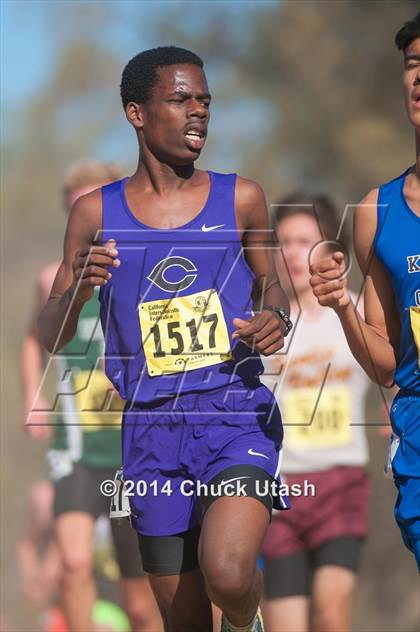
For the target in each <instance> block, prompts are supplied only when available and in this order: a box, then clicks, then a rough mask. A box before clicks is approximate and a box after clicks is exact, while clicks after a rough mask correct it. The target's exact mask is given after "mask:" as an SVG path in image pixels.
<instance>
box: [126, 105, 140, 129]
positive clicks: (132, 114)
mask: <svg viewBox="0 0 420 632" xmlns="http://www.w3.org/2000/svg"><path fill="white" fill-rule="evenodd" d="M125 115H126V117H127V121H128V122H129V123H131V125H132V126H133V127H135V128H136V129H141V128H142V127H143V125H144V121H143V114H142V111H141V106H140V105H139V104H138V103H134V101H130V103H128V104H127V107H126V108H125Z"/></svg>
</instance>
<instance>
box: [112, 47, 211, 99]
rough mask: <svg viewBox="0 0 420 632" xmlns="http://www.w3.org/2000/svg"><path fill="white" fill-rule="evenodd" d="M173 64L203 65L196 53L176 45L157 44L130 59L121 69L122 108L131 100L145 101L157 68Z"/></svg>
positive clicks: (153, 82) (149, 92)
mask: <svg viewBox="0 0 420 632" xmlns="http://www.w3.org/2000/svg"><path fill="white" fill-rule="evenodd" d="M174 64H192V65H193V66H199V67H200V68H203V66H204V64H203V60H202V59H201V58H200V57H199V56H198V55H196V54H195V53H193V52H192V51H190V50H187V49H186V48H179V47H178V46H158V47H157V48H151V49H149V50H144V51H143V52H141V53H139V54H138V55H136V56H135V57H133V59H130V61H129V62H128V64H127V65H126V67H125V68H124V70H123V73H122V78H121V86H120V89H121V99H122V103H123V107H124V109H125V108H126V107H127V105H128V104H129V103H130V102H131V101H134V102H135V103H147V101H148V100H149V99H150V97H151V95H152V90H153V86H154V85H155V82H156V77H157V70H158V68H162V67H164V66H172V65H174Z"/></svg>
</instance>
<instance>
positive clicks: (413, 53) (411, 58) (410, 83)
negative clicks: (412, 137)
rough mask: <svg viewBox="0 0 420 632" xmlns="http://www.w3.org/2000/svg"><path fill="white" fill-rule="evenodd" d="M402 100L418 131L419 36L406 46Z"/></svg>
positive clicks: (419, 122)
mask: <svg viewBox="0 0 420 632" xmlns="http://www.w3.org/2000/svg"><path fill="white" fill-rule="evenodd" d="M403 86H404V100H405V107H406V111H407V116H408V120H409V121H410V123H411V125H412V126H413V127H414V128H415V130H416V131H417V133H418V132H420V38H417V39H415V40H414V41H413V42H411V44H410V45H409V46H408V47H407V49H406V51H405V54H404V75H403Z"/></svg>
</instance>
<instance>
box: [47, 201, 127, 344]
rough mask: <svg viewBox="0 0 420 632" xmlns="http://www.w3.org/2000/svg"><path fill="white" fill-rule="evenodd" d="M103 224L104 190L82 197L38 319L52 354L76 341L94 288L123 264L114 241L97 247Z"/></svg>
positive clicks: (73, 216)
mask: <svg viewBox="0 0 420 632" xmlns="http://www.w3.org/2000/svg"><path fill="white" fill-rule="evenodd" d="M101 224H102V201H101V191H100V190H99V189H97V190H95V191H92V193H88V194H87V195H84V196H82V197H81V198H79V199H78V200H77V202H76V203H75V205H74V207H73V209H72V211H71V213H70V217H69V220H68V223H67V229H66V234H65V238H64V256H63V261H62V263H61V265H60V267H59V269H58V272H57V275H56V277H55V280H54V284H53V287H52V290H51V293H50V296H49V299H48V301H47V304H46V305H45V307H44V309H43V310H42V312H41V314H40V317H39V320H38V335H39V339H40V342H41V344H42V345H43V346H44V347H45V348H46V349H47V350H48V351H49V352H50V353H53V352H55V351H57V350H58V349H61V348H62V347H63V346H64V345H65V344H67V342H69V341H70V340H71V339H72V338H73V336H74V334H75V332H76V328H77V322H78V318H79V314H80V311H81V309H82V307H83V305H84V303H86V302H87V301H88V300H90V299H91V298H92V296H93V291H94V287H95V286H96V285H99V286H101V285H104V284H105V283H106V282H107V280H108V279H109V278H110V276H111V273H110V272H109V270H108V266H110V267H113V266H114V267H118V266H119V264H120V262H119V260H118V259H116V256H117V254H118V253H117V250H116V248H115V246H116V244H115V242H111V241H110V242H108V243H107V244H105V246H95V245H94V243H95V240H96V239H97V238H98V231H100V229H101Z"/></svg>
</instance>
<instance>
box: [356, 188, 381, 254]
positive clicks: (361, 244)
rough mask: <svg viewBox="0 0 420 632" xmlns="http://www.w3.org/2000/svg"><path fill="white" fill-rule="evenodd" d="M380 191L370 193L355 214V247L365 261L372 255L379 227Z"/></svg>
mask: <svg viewBox="0 0 420 632" xmlns="http://www.w3.org/2000/svg"><path fill="white" fill-rule="evenodd" d="M378 194H379V189H378V188H375V189H372V190H371V191H369V193H368V194H367V195H365V197H364V198H363V199H362V200H361V201H360V202H359V204H358V205H357V207H356V212H355V214H354V246H355V249H356V253H357V254H358V256H362V257H363V259H365V258H367V257H368V256H369V255H370V252H371V248H372V245H373V241H374V239H375V233H376V227H377V208H378Z"/></svg>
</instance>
